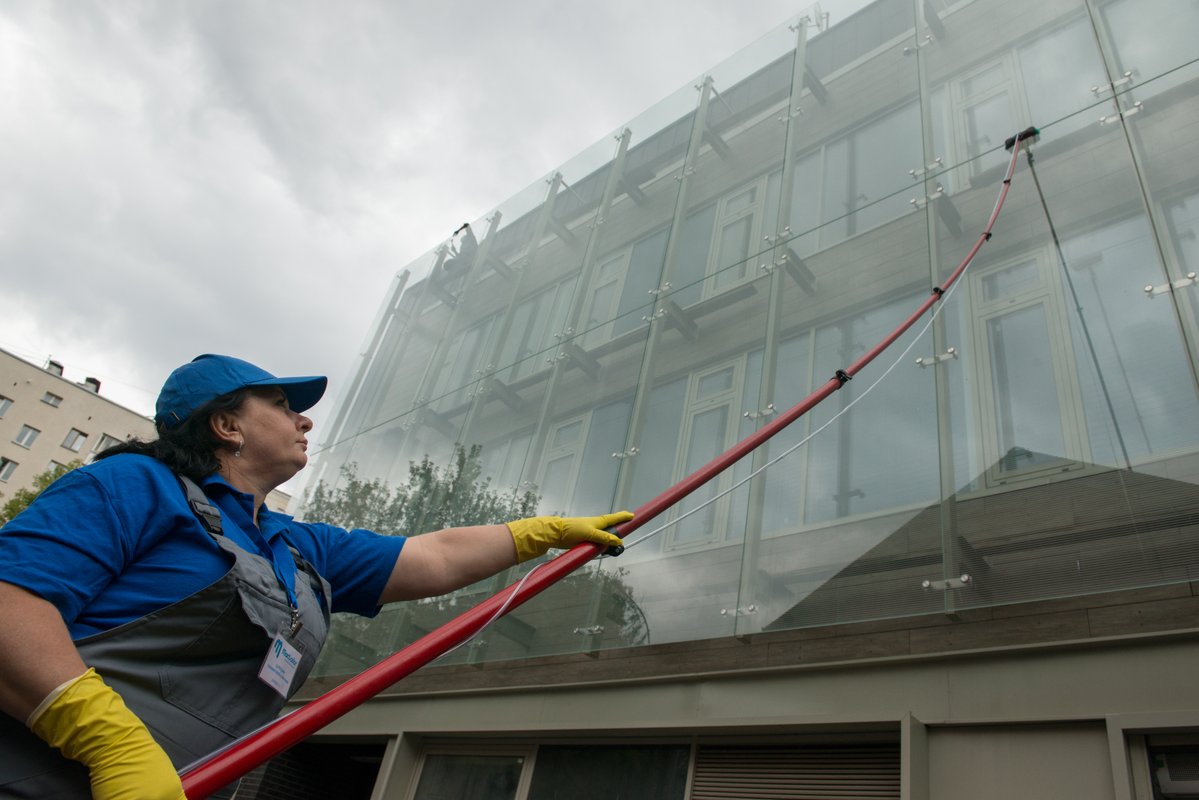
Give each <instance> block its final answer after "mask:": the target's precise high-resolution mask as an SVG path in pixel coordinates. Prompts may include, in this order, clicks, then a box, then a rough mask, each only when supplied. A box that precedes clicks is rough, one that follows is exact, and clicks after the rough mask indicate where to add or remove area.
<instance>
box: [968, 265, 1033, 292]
mask: <svg viewBox="0 0 1199 800" xmlns="http://www.w3.org/2000/svg"><path fill="white" fill-rule="evenodd" d="M1040 282H1041V274H1040V271H1039V270H1038V269H1037V262H1035V261H1025V262H1023V263H1020V264H1015V265H1013V266H1010V267H1004V268H1003V269H998V270H994V271H993V272H988V273H987V274H986V275H984V276H983V278H982V280H981V281H980V283H981V284H982V289H983V300H999V299H1005V298H1007V297H1009V296H1010V295H1014V294H1018V293H1019V292H1021V291H1023V290H1025V289H1033V288H1036V287H1037V286H1039V285H1040Z"/></svg>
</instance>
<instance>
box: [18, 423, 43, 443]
mask: <svg viewBox="0 0 1199 800" xmlns="http://www.w3.org/2000/svg"><path fill="white" fill-rule="evenodd" d="M39 433H41V431H39V430H38V429H37V428H32V427H30V426H28V425H22V426H21V430H20V431H18V432H17V438H15V439H13V442H14V443H15V444H18V445H20V446H21V447H25V448H28V447H32V446H33V443H34V441H35V440H36V439H37V437H38V434H39Z"/></svg>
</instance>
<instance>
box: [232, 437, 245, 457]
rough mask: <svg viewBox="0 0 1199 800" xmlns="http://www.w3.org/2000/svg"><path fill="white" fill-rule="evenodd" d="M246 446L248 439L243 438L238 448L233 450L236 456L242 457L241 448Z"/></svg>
mask: <svg viewBox="0 0 1199 800" xmlns="http://www.w3.org/2000/svg"><path fill="white" fill-rule="evenodd" d="M245 446H246V440H245V439H242V440H241V441H239V442H238V443H237V449H236V450H234V451H233V457H234V458H241V449H242V448H243V447H245Z"/></svg>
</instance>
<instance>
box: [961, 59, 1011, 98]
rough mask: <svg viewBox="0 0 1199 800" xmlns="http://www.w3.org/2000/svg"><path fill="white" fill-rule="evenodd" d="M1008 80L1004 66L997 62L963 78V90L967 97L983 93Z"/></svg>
mask: <svg viewBox="0 0 1199 800" xmlns="http://www.w3.org/2000/svg"><path fill="white" fill-rule="evenodd" d="M1006 80H1007V76H1006V75H1005V74H1004V71H1003V67H1002V66H1000V65H998V64H996V65H994V66H991V67H988V68H987V69H984V70H983V71H982V72H977V73H975V74H974V75H972V76H971V77H969V78H966V79H965V80H963V81H962V92H963V93H965V95H966V96H967V97H970V96H972V95H976V94H982V93H983V92H987V91H990V90H991V89H994V88H996V87H999V86H1001V85H1003V83H1004V81H1006Z"/></svg>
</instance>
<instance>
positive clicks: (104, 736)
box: [27, 669, 187, 800]
mask: <svg viewBox="0 0 1199 800" xmlns="http://www.w3.org/2000/svg"><path fill="white" fill-rule="evenodd" d="M27 724H28V725H29V728H30V730H32V731H33V732H34V733H35V734H37V735H38V736H40V737H41V738H42V739H43V740H44V741H45V742H46V743H47V744H49V745H50V746H52V747H57V748H58V749H59V750H61V751H62V754H63V755H64V756H66V757H67V758H70V759H74V760H75V761H78V762H80V763H81V764H83V765H84V766H85V767H87V768H88V771H89V772H90V773H91V781H92V797H93V798H95V800H187V796H186V795H184V794H183V784H182V783H181V782H180V781H179V776H178V775H177V774H176V772H175V767H174V766H173V765H172V764H171V759H169V758H167V754H166V753H165V752H163V749H162V748H161V747H159V746H158V743H157V742H155V741H154V738H153V737H152V736H150V731H148V730H147V729H146V726H145V725H144V724H142V721H141V720H140V719H138V718H137V717H136V716H135V715H134V713H133V712H132V711H130V710H129V709H128V707H126V705H125V701H124V700H122V699H121V696H120V695H119V694H117V693H116V692H115V691H113V689H112V687H110V686H109V685H108V684H106V683H105V682H104V681H103V679H101V678H100V676H99V675H97V674H96V671H95V670H94V669H89V670H88V671H87V672H85V673H83V674H82V675H80V676H79V677H78V678H75V679H73V680H70V681H67V682H66V683H64V684H63V685H62V686H59V687H58V688H57V689H55V690H54V691H53V692H51V693H50V695H49V696H48V697H47V698H46V699H45V700H43V701H42V703H41V705H39V706H38V707H37V708H36V709H35V710H34V712H33V713H32V714H30V715H29V721H28V723H27Z"/></svg>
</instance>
